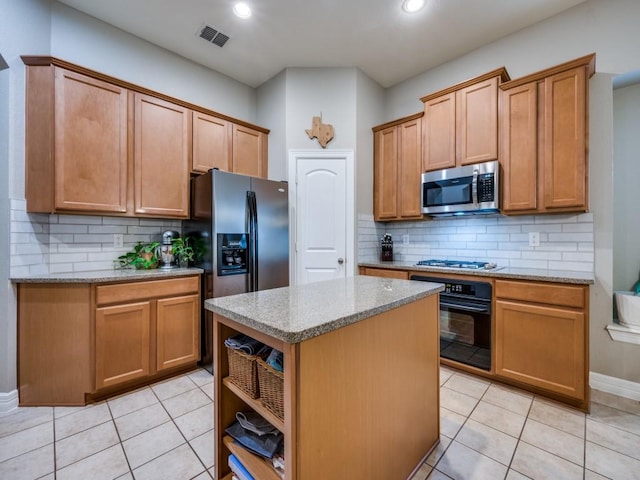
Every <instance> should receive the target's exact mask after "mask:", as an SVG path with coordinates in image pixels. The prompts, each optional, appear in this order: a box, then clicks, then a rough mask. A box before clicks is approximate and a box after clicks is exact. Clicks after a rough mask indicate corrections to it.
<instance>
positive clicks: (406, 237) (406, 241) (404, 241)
mask: <svg viewBox="0 0 640 480" xmlns="http://www.w3.org/2000/svg"><path fill="white" fill-rule="evenodd" d="M402 244H403V245H409V234H405V235H402Z"/></svg>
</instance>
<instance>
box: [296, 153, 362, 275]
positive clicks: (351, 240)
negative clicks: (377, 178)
mask: <svg viewBox="0 0 640 480" xmlns="http://www.w3.org/2000/svg"><path fill="white" fill-rule="evenodd" d="M323 158H324V159H331V160H343V161H344V162H345V167H346V169H345V170H346V174H347V178H346V182H347V184H346V196H347V198H346V208H347V211H346V218H345V222H346V226H345V227H346V228H345V232H346V239H345V240H346V258H345V261H346V267H345V273H346V276H347V277H352V276H353V275H355V273H356V269H357V266H358V262H357V259H356V250H355V165H354V158H355V156H354V153H353V150H298V149H290V150H289V169H288V171H289V175H288V181H289V251H290V252H291V255H290V261H289V279H290V284H291V285H296V284H297V281H298V279H297V277H296V272H297V268H296V267H297V262H298V251H297V249H296V240H297V228H298V224H297V217H296V214H297V203H296V199H297V195H298V184H297V181H296V180H297V173H298V168H297V167H298V160H308V159H318V160H321V159H323Z"/></svg>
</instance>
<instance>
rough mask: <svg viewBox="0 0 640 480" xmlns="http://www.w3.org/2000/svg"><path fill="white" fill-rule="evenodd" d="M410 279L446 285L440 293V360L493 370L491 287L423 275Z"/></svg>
mask: <svg viewBox="0 0 640 480" xmlns="http://www.w3.org/2000/svg"><path fill="white" fill-rule="evenodd" d="M410 279H411V280H417V281H421V282H434V283H443V284H444V285H445V290H444V291H443V292H440V356H441V357H442V358H447V359H449V360H454V361H456V362H460V363H463V364H466V365H470V366H473V367H476V368H481V369H483V370H491V291H492V287H491V284H490V283H488V282H475V281H469V280H457V279H451V278H437V277H427V276H423V275H411V277H410Z"/></svg>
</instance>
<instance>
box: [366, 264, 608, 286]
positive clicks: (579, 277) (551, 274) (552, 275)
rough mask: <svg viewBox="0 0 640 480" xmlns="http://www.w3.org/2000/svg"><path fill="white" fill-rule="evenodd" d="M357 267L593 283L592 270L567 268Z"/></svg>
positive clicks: (382, 265) (369, 265)
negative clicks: (584, 270)
mask: <svg viewBox="0 0 640 480" xmlns="http://www.w3.org/2000/svg"><path fill="white" fill-rule="evenodd" d="M358 266H359V267H369V268H385V269H387V270H411V271H413V272H426V273H429V274H438V273H455V274H460V275H477V276H481V277H492V278H503V279H514V280H535V281H539V282H557V283H572V284H576V285H593V284H594V283H595V278H594V275H593V272H580V271H569V270H545V269H541V268H516V267H501V266H500V265H498V268H495V269H489V270H473V269H468V268H443V267H428V266H422V265H416V264H415V262H379V261H378V262H376V261H373V262H359V263H358Z"/></svg>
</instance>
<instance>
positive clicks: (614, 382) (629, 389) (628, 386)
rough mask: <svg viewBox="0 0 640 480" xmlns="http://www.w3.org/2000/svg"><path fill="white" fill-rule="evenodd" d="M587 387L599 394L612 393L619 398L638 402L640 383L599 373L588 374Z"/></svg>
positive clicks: (639, 398)
mask: <svg viewBox="0 0 640 480" xmlns="http://www.w3.org/2000/svg"><path fill="white" fill-rule="evenodd" d="M589 385H590V386H591V388H594V389H596V390H600V391H601V392H606V393H612V394H613V395H618V396H619V397H624V398H630V399H631V400H638V401H640V383H636V382H630V381H629V380H624V379H622V378H617V377H610V376H608V375H603V374H601V373H596V372H589Z"/></svg>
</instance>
